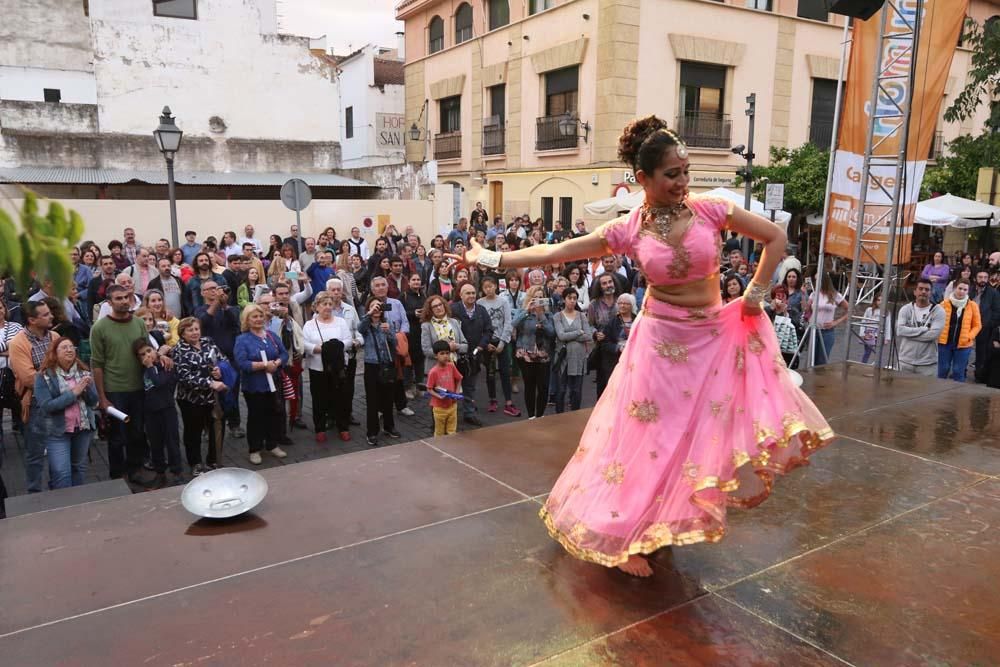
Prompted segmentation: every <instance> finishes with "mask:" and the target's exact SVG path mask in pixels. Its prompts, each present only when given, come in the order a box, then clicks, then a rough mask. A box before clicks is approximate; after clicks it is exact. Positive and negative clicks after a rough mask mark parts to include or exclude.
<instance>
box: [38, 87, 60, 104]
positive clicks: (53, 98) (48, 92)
mask: <svg viewBox="0 0 1000 667" xmlns="http://www.w3.org/2000/svg"><path fill="white" fill-rule="evenodd" d="M42 95H44V96H45V101H46V102H56V103H58V102H61V101H62V91H61V90H59V89H58V88H42Z"/></svg>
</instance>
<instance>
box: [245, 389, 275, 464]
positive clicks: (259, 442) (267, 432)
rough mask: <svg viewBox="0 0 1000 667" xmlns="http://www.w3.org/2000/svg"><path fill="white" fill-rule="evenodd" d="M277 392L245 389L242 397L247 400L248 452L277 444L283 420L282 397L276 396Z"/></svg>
mask: <svg viewBox="0 0 1000 667" xmlns="http://www.w3.org/2000/svg"><path fill="white" fill-rule="evenodd" d="M276 394H277V392H267V391H259V392H258V391H252V392H251V391H245V392H243V399H244V400H245V401H246V402H247V445H248V446H249V447H250V453H251V454H253V453H254V452H259V451H260V450H261V448H266V449H268V450H271V449H274V448H275V447H277V446H278V440H280V439H281V436H282V431H283V429H284V427H285V422H284V412H285V410H284V407H285V401H284V399H280V401H281V402H280V403H279V402H278V401H279V396H276Z"/></svg>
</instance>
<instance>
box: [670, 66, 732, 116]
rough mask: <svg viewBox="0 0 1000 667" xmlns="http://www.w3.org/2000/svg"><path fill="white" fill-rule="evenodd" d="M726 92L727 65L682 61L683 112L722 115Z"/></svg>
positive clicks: (686, 113) (685, 113)
mask: <svg viewBox="0 0 1000 667" xmlns="http://www.w3.org/2000/svg"><path fill="white" fill-rule="evenodd" d="M725 93H726V68H725V67H722V66H720V65H708V64H705V63H692V62H682V63H681V112H682V113H683V114H684V115H692V114H712V115H721V114H722V110H723V100H724V98H725Z"/></svg>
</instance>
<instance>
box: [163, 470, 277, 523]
mask: <svg viewBox="0 0 1000 667" xmlns="http://www.w3.org/2000/svg"><path fill="white" fill-rule="evenodd" d="M266 495H267V480H265V479H264V478H263V477H262V476H261V475H260V474H258V473H256V472H254V471H253V470H244V469H243V468H219V469H218V470H212V471H211V472H206V473H203V474H201V475H198V476H197V477H195V478H194V479H192V480H191V481H190V482H188V484H187V485H186V486H185V487H184V491H183V492H182V493H181V503H182V504H183V505H184V509H186V510H187V511H188V512H191V513H192V514H196V515H198V516H203V517H208V518H210V519H225V518H228V517H232V516H236V515H238V514H243V513H244V512H246V511H249V510H251V509H253V508H254V507H256V506H257V505H259V504H260V501H262V500H264V496H266Z"/></svg>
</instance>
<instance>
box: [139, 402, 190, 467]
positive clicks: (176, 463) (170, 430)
mask: <svg viewBox="0 0 1000 667" xmlns="http://www.w3.org/2000/svg"><path fill="white" fill-rule="evenodd" d="M145 420H146V439H147V440H149V453H150V457H151V458H152V459H153V470H155V471H156V472H158V473H160V474H162V473H164V472H166V471H167V465H168V464H169V466H170V472H172V473H174V474H175V475H179V474H180V473H181V435H180V430H179V429H178V427H177V408H175V407H174V406H173V405H171V406H170V407H168V408H166V409H163V410H157V411H156V412H147V413H146V415H145Z"/></svg>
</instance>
